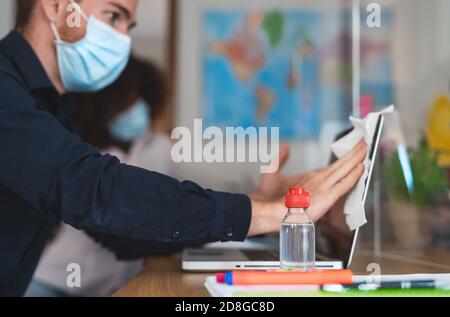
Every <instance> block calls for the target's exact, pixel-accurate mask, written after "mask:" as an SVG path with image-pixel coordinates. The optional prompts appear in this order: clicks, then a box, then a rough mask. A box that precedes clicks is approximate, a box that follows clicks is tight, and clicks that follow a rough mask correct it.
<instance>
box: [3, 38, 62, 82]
mask: <svg viewBox="0 0 450 317" xmlns="http://www.w3.org/2000/svg"><path fill="white" fill-rule="evenodd" d="M0 51H1V52H2V53H3V55H4V56H5V57H6V58H8V59H9V60H10V61H11V62H12V63H13V64H14V66H15V67H16V69H17V70H18V71H19V73H20V75H21V77H22V79H23V80H24V82H25V84H26V85H27V86H28V88H29V89H30V90H37V89H46V88H47V89H49V88H50V89H55V88H54V86H53V84H52V83H51V81H50V79H49V78H48V76H47V73H46V71H45V69H44V67H43V66H42V64H41V62H40V61H39V58H38V57H37V55H36V53H35V52H34V50H33V48H32V47H31V45H30V44H29V43H28V42H27V41H26V40H25V38H24V37H23V36H22V35H21V34H20V33H19V32H17V31H12V32H11V33H9V34H8V35H7V36H6V37H5V38H4V39H3V40H2V41H1V42H0Z"/></svg>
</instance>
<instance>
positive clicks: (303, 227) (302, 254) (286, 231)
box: [280, 188, 316, 271]
mask: <svg viewBox="0 0 450 317" xmlns="http://www.w3.org/2000/svg"><path fill="white" fill-rule="evenodd" d="M309 206H310V201H309V193H308V192H306V191H305V190H304V189H303V188H291V189H290V190H289V194H287V196H286V207H287V208H288V213H287V215H286V217H285V218H284V220H283V224H282V226H281V232H280V266H281V268H282V269H285V270H302V271H313V270H314V269H315V263H316V237H315V228H314V223H313V221H312V219H311V217H310V216H309V214H308V211H307V209H308V208H309Z"/></svg>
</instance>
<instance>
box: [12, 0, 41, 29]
mask: <svg viewBox="0 0 450 317" xmlns="http://www.w3.org/2000/svg"><path fill="white" fill-rule="evenodd" d="M36 2H37V0H16V22H15V28H16V30H21V29H23V28H24V27H25V26H26V25H27V24H28V22H29V21H30V19H31V14H32V12H33V9H34V6H35V5H36Z"/></svg>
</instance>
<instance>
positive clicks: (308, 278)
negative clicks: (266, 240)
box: [225, 270, 353, 285]
mask: <svg viewBox="0 0 450 317" xmlns="http://www.w3.org/2000/svg"><path fill="white" fill-rule="evenodd" d="M225 282H226V284H228V285H325V284H352V283H353V273H352V271H350V270H329V271H312V272H296V271H292V272H286V271H284V272H283V271H268V272H264V271H234V272H228V273H226V275H225Z"/></svg>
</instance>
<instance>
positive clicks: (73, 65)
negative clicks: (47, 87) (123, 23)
mask: <svg viewBox="0 0 450 317" xmlns="http://www.w3.org/2000/svg"><path fill="white" fill-rule="evenodd" d="M74 7H75V8H76V9H77V10H78V11H79V12H78V13H79V14H80V15H81V16H82V17H83V19H85V20H86V21H87V29H86V35H85V37H84V38H83V39H81V40H80V41H78V42H75V43H67V42H64V41H62V40H61V38H60V36H59V33H58V30H57V28H56V25H55V23H52V24H51V27H52V30H53V33H54V35H55V38H56V41H55V44H56V49H57V55H58V56H57V57H58V64H59V72H60V75H61V79H62V82H63V85H64V88H65V89H66V90H67V91H69V92H95V91H99V90H101V89H103V88H105V87H106V86H108V85H110V84H112V83H113V82H114V81H115V80H116V79H117V78H118V77H119V76H120V74H121V73H122V71H123V70H124V68H125V66H126V65H127V63H128V59H129V57H130V53H131V38H130V37H129V36H127V35H124V34H121V33H120V32H118V31H116V30H115V29H114V28H113V27H111V26H109V25H108V24H106V23H104V22H102V21H100V20H98V19H96V18H95V17H94V16H91V17H89V18H88V17H87V16H86V15H85V14H84V12H82V11H81V9H80V7H79V6H78V5H75V6H74Z"/></svg>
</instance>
